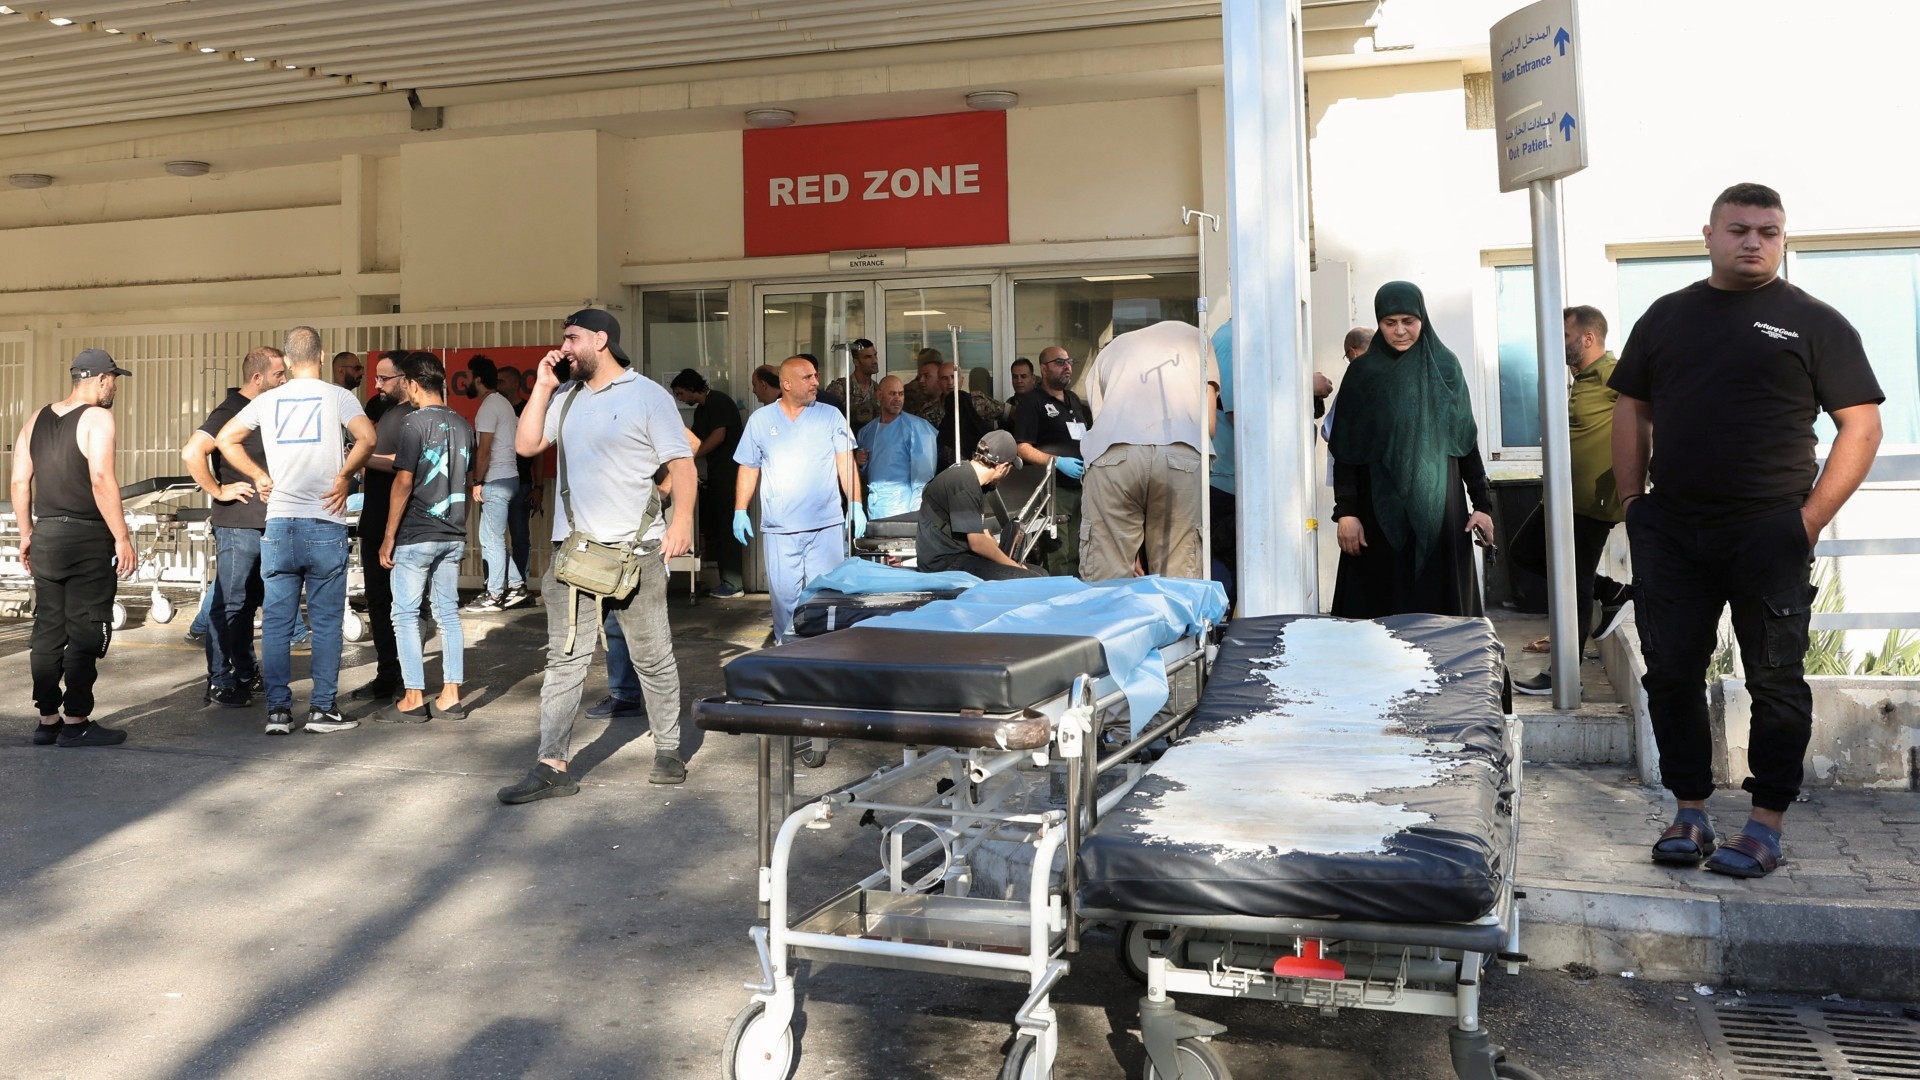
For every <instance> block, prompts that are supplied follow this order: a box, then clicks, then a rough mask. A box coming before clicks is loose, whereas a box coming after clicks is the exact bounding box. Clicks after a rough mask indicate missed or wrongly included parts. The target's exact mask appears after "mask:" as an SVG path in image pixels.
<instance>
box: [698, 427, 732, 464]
mask: <svg viewBox="0 0 1920 1080" xmlns="http://www.w3.org/2000/svg"><path fill="white" fill-rule="evenodd" d="M726 441H727V429H726V428H723V427H719V428H714V429H713V430H712V431H709V432H707V437H706V438H704V439H701V440H700V445H698V446H696V447H694V449H693V456H694V457H697V458H703V457H706V456H707V455H708V454H711V453H713V452H714V451H715V450H718V449H720V444H721V443H723V442H726Z"/></svg>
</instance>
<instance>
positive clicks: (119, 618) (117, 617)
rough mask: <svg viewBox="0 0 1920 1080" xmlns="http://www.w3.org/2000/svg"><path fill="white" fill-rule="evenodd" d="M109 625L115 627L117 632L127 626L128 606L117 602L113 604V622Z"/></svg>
mask: <svg viewBox="0 0 1920 1080" xmlns="http://www.w3.org/2000/svg"><path fill="white" fill-rule="evenodd" d="M107 625H109V626H111V627H113V628H114V629H115V630H118V629H120V628H121V627H123V626H125V625H127V605H125V604H123V603H121V602H120V601H118V600H115V601H114V602H113V621H112V622H110V623H108V624H107Z"/></svg>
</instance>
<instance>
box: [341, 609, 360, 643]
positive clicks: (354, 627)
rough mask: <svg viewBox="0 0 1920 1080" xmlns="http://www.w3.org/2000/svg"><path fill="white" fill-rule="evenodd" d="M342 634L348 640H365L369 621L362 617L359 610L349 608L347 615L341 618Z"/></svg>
mask: <svg viewBox="0 0 1920 1080" xmlns="http://www.w3.org/2000/svg"><path fill="white" fill-rule="evenodd" d="M340 636H341V637H343V638H345V639H347V640H348V641H365V640H366V639H367V621H366V620H365V619H362V618H361V617H360V613H359V612H357V611H354V610H353V609H352V608H348V609H347V614H346V617H345V618H343V619H341V620H340Z"/></svg>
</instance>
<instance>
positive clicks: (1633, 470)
mask: <svg viewBox="0 0 1920 1080" xmlns="http://www.w3.org/2000/svg"><path fill="white" fill-rule="evenodd" d="M1652 454H1653V404H1652V403H1651V402H1648V401H1643V400H1641V399H1640V398H1636V397H1628V396H1627V395H1625V394H1621V395H1620V400H1618V401H1616V402H1614V403H1613V485H1614V488H1615V489H1616V490H1618V491H1619V492H1620V505H1621V506H1622V507H1625V506H1626V505H1627V503H1629V502H1631V501H1632V500H1634V499H1637V498H1639V497H1640V496H1642V495H1645V494H1646V493H1647V459H1648V458H1649V457H1651V456H1652ZM1849 490H1851V489H1849ZM1842 497H1843V498H1844V496H1842Z"/></svg>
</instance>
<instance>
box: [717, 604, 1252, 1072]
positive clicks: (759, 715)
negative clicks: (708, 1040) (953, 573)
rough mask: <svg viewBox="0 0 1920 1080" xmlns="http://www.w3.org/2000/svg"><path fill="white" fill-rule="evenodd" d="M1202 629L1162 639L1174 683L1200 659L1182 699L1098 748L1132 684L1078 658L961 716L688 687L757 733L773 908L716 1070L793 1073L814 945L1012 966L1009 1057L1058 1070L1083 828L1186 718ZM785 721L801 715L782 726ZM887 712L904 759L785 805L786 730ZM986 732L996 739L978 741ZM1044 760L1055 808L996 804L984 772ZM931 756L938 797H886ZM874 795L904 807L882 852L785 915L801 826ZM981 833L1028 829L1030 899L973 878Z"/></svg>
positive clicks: (868, 728) (764, 889) (857, 953)
mask: <svg viewBox="0 0 1920 1080" xmlns="http://www.w3.org/2000/svg"><path fill="white" fill-rule="evenodd" d="M1211 629H1212V628H1211V627H1210V626H1209V627H1204V628H1203V630H1202V632H1201V633H1200V634H1197V635H1193V636H1189V637H1184V638H1182V639H1181V640H1180V642H1177V643H1175V644H1173V645H1169V646H1166V647H1164V648H1163V650H1162V657H1163V662H1164V663H1165V665H1166V669H1167V674H1168V680H1169V684H1170V687H1171V686H1173V685H1174V684H1175V683H1176V681H1177V680H1176V676H1179V675H1180V674H1181V673H1182V672H1184V671H1185V670H1186V669H1188V668H1192V669H1193V670H1194V672H1195V677H1194V679H1193V682H1192V692H1191V700H1190V701H1185V702H1179V701H1177V700H1176V699H1174V698H1170V699H1169V705H1168V707H1167V708H1166V709H1163V710H1162V715H1161V716H1160V717H1156V718H1155V720H1154V722H1152V723H1150V724H1149V725H1147V727H1146V728H1145V729H1144V730H1143V731H1141V732H1140V733H1139V735H1137V736H1134V737H1132V738H1130V739H1126V740H1124V745H1122V746H1121V747H1120V748H1119V749H1118V750H1116V751H1115V752H1113V753H1112V754H1109V755H1107V756H1105V757H1101V756H1100V755H1099V752H1098V751H1099V747H1100V746H1101V744H1102V739H1101V738H1100V733H1101V732H1102V731H1103V729H1104V725H1103V723H1102V719H1103V718H1107V717H1112V716H1114V715H1116V714H1117V713H1118V712H1119V710H1120V708H1121V706H1122V705H1123V704H1124V702H1125V700H1126V699H1125V694H1124V693H1123V692H1122V691H1121V690H1120V689H1119V688H1118V684H1117V682H1116V681H1115V680H1114V679H1113V678H1112V677H1111V676H1110V675H1109V676H1102V677H1099V678H1096V677H1095V676H1093V675H1091V674H1086V673H1083V674H1081V675H1079V676H1077V677H1076V678H1075V679H1074V680H1073V683H1072V686H1071V688H1070V689H1069V690H1068V691H1066V692H1063V693H1061V694H1057V695H1055V696H1054V697H1053V698H1050V699H1048V700H1047V701H1045V702H1041V703H1038V704H1036V705H1034V706H1030V707H1028V708H1025V709H1022V710H1020V711H1018V712H1013V713H1006V714H998V715H991V716H989V715H987V714H984V713H979V712H969V713H966V714H963V715H961V716H960V717H959V718H958V720H957V721H956V719H955V717H954V716H953V714H946V713H917V712H894V711H888V710H874V709H862V708H822V707H813V706H785V705H776V704H767V703H759V702H747V701H739V700H735V699H732V698H727V697H719V698H708V699H705V700H703V701H699V702H696V703H695V705H694V719H695V722H696V723H698V724H700V726H701V727H702V728H704V729H706V730H709V731H725V732H729V733H732V734H754V735H755V737H756V738H758V739H759V741H760V745H759V765H758V771H759V785H758V786H759V807H758V811H759V812H758V815H757V822H756V829H757V840H758V853H759V873H758V886H759V899H760V904H759V914H760V917H761V918H763V919H765V920H766V925H764V926H754V927H752V928H751V929H750V930H749V934H750V935H751V937H752V939H753V942H754V948H755V951H756V952H757V954H758V956H759V959H760V968H761V978H760V981H759V982H756V983H748V984H746V989H747V990H749V991H751V992H752V997H751V999H750V1000H749V1001H748V1004H747V1006H746V1008H744V1009H743V1010H742V1011H741V1012H740V1014H739V1015H738V1016H737V1017H736V1018H735V1020H734V1023H733V1027H732V1029H731V1030H730V1031H729V1033H728V1036H727V1040H726V1044H725V1046H724V1048H723V1050H722V1059H721V1071H722V1075H723V1076H725V1077H727V1078H728V1080H786V1077H787V1076H788V1075H789V1074H790V1072H791V1071H792V1069H793V1066H794V1063H795V1062H796V1061H797V1060H798V1048H797V1047H796V1046H795V1045H794V1043H793V1037H792V1027H791V1025H792V1021H793V1015H794V1013H795V1011H796V1010H797V1009H798V996H797V993H796V991H795V987H794V975H793V972H792V964H793V962H794V961H796V960H810V961H841V962H848V963H857V964H862V965H864V966H868V967H879V968H890V969H895V970H905V971H913V972H921V973H930V974H942V975H959V976H966V977H973V978H986V979H994V980H1000V981H1011V982H1016V983H1022V982H1023V983H1025V984H1026V985H1027V989H1028V994H1027V997H1026V999H1025V1001H1024V1002H1023V1003H1022V1004H1021V1006H1020V1008H1019V1009H1018V1010H1016V1012H1015V1014H1014V1023H1015V1026H1016V1028H1017V1034H1016V1037H1015V1039H1014V1043H1013V1048H1012V1050H1011V1051H1010V1052H1009V1054H1008V1061H1007V1066H1006V1070H1007V1071H1006V1072H1005V1073H1004V1074H1003V1075H1007V1076H1011V1077H1015V1078H1019V1080H1047V1078H1049V1077H1051V1076H1052V1075H1053V1063H1054V1060H1055V1058H1056V1056H1057V1054H1058V1046H1059V1035H1058V1030H1057V1024H1056V1017H1055V1013H1054V1010H1053V1008H1052V1005H1051V993H1052V990H1053V988H1054V986H1055V985H1057V984H1058V983H1059V981H1060V980H1061V979H1062V978H1064V977H1065V976H1066V975H1067V973H1068V971H1069V970H1070V967H1071V965H1070V961H1069V960H1067V959H1066V956H1067V955H1069V954H1072V953H1075V952H1078V951H1079V930H1080V923H1079V920H1078V918H1077V917H1076V914H1075V912H1074V910H1073V903H1072V898H1073V896H1074V893H1075V891H1076V887H1077V883H1076V882H1075V880H1074V875H1075V874H1076V873H1077V868H1076V856H1077V854H1078V848H1079V844H1080V838H1081V837H1082V836H1084V835H1085V830H1086V829H1087V828H1090V827H1091V825H1092V823H1093V822H1094V821H1095V820H1097V817H1098V814H1099V813H1100V811H1101V810H1102V809H1104V808H1110V807H1111V806H1113V805H1114V804H1115V803H1117V802H1118V801H1119V800H1120V799H1121V798H1122V797H1124V796H1125V795H1126V794H1127V792H1129V791H1131V790H1132V788H1133V785H1134V784H1135V783H1136V782H1137V781H1138V780H1139V779H1140V777H1141V776H1143V775H1145V773H1146V771H1147V766H1146V764H1145V762H1144V761H1143V760H1142V758H1143V756H1144V755H1143V753H1142V751H1143V750H1145V748H1146V747H1148V746H1149V745H1150V744H1152V743H1154V742H1155V741H1157V740H1159V739H1161V738H1163V737H1166V736H1168V735H1170V734H1172V733H1175V732H1177V731H1178V730H1179V729H1181V728H1183V727H1184V726H1185V724H1186V723H1187V721H1188V720H1190V719H1191V718H1192V716H1193V712H1194V709H1195V708H1197V706H1198V703H1199V698H1200V693H1201V691H1202V690H1203V689H1204V686H1205V681H1206V673H1207V670H1208V668H1209V666H1210V665H1211V662H1212V657H1213V651H1214V650H1213V647H1212V645H1211V643H1210V642H1211V637H1212V635H1211ZM1181 645H1185V646H1186V648H1185V650H1184V651H1180V646H1181ZM1177 692H1178V691H1176V693H1177ZM795 721H797V722H798V727H799V728H800V730H799V731H792V730H788V726H789V725H793V724H794V723H795ZM983 725H984V726H985V727H988V728H990V729H991V730H992V735H991V737H990V739H988V740H982V739H980V738H979V737H978V733H979V731H980V729H981V727H982V726H983ZM775 729H779V733H773V732H774V730H775ZM890 729H892V731H893V733H894V735H895V739H893V740H891V741H901V740H900V737H901V736H906V737H910V738H912V739H914V740H916V741H915V743H914V744H912V745H908V746H906V747H905V748H903V750H902V752H901V761H900V764H898V765H894V766H889V767H887V768H883V769H880V770H878V771H876V772H875V773H874V774H873V775H871V776H869V777H868V778H866V779H865V780H862V781H859V782H857V783H855V784H853V785H851V786H848V787H846V788H843V789H840V790H837V791H832V792H828V793H826V794H824V795H822V796H819V797H818V798H816V799H814V800H812V801H810V802H808V803H806V804H805V805H803V806H800V807H799V808H798V809H796V808H795V806H794V787H793V778H794V767H793V762H794V752H793V744H794V741H795V739H796V737H801V738H811V739H815V740H825V739H827V738H841V739H846V738H856V739H858V738H867V739H872V738H874V737H875V735H876V734H878V733H880V732H883V731H888V730H890ZM962 729H964V730H962ZM967 732H971V733H972V735H971V736H969V735H968V734H967ZM983 741H990V742H991V743H993V744H994V745H987V746H983V745H977V744H978V743H980V742H983ZM1055 761H1061V762H1064V763H1065V765H1066V784H1065V788H1066V791H1065V795H1066V799H1065V801H1066V806H1065V808H1064V809H1051V808H1050V809H1046V810H1043V811H1040V812H1032V811H1027V810H1021V809H1003V808H1002V807H1001V806H1000V803H1001V802H1002V801H1003V800H1004V799H1005V798H1006V796H1007V795H1008V794H1009V793H1010V791H1011V785H1008V784H1003V785H1000V786H999V788H998V790H995V789H994V788H993V787H992V785H991V781H993V780H994V779H995V778H996V777H999V776H1001V775H1002V774H1005V773H1009V772H1015V771H1021V770H1028V769H1035V770H1049V771H1050V770H1051V767H1052V765H1053V763H1054V762H1055ZM941 774H944V779H946V780H949V781H951V782H952V783H951V786H949V787H947V788H945V789H944V790H943V791H941V792H940V793H939V794H936V796H935V797H934V798H933V799H931V800H928V801H924V802H920V803H907V802H896V801H893V800H892V799H891V798H889V797H888V796H889V795H890V794H892V793H893V792H895V791H896V790H897V789H900V788H902V787H903V786H904V785H906V784H908V783H909V782H912V781H916V780H924V779H927V778H929V777H933V776H937V775H941ZM1109 774H1110V775H1111V776H1112V777H1113V783H1112V784H1111V785H1110V787H1109V788H1108V790H1106V791H1105V792H1104V793H1102V792H1100V790H1099V784H1100V780H1101V777H1102V775H1109ZM776 811H777V812H778V816H777V817H776V816H775V812H776ZM869 812H871V813H875V814H890V815H891V814H900V815H905V816H904V817H902V818H901V820H899V821H897V822H893V823H891V824H889V825H888V826H886V827H885V829H884V830H883V835H884V837H885V840H886V849H885V853H886V857H885V862H884V865H883V866H882V868H881V869H880V870H878V871H876V872H874V873H872V874H869V875H867V876H866V877H864V878H862V879H861V880H860V881H858V882H856V883H855V884H854V885H853V886H851V887H849V888H847V889H843V890H841V891H840V892H838V893H836V894H835V895H833V896H832V897H830V898H829V899H827V900H826V901H824V902H822V903H820V904H818V905H816V906H814V907H813V908H811V909H810V910H807V911H805V912H803V913H801V914H800V915H799V916H798V917H797V918H796V917H794V915H793V914H792V909H791V905H790V896H789V890H788V883H789V881H790V879H791V876H792V871H793V866H794V860H795V851H794V849H795V843H796V841H797V839H798V838H799V835H800V834H801V833H802V832H803V831H825V830H828V829H831V828H832V827H833V825H834V824H835V822H836V820H842V821H849V822H855V823H857V822H858V821H860V819H861V816H862V815H864V814H867V813H869ZM775 822H778V823H779V825H778V831H777V833H776V832H774V831H773V825H774V823H775ZM856 827H858V826H857V824H856ZM921 828H924V829H926V830H929V831H930V832H931V834H932V836H931V838H930V839H928V840H926V841H924V842H922V843H919V844H918V845H917V846H911V847H910V846H909V845H908V843H907V840H906V834H907V832H908V831H909V829H921ZM990 839H999V840H1014V841H1017V842H1022V843H1026V844H1030V845H1032V847H1033V858H1032V863H1031V866H1030V868H1029V870H1028V875H1027V882H1026V884H1027V889H1026V899H1024V900H999V899H990V898H982V897H974V896H970V895H968V891H969V890H968V886H969V883H970V878H969V876H968V874H969V870H968V866H967V862H966V856H967V855H968V854H969V853H971V852H972V851H973V850H975V849H976V848H978V847H979V845H981V844H983V843H985V842H987V841H988V840H990ZM1063 849H1064V850H1065V853H1066V859H1065V871H1064V873H1062V874H1055V873H1054V871H1053V863H1054V856H1055V854H1056V852H1059V851H1061V850H1063ZM936 854H937V855H940V856H942V858H941V866H940V868H939V870H937V871H935V872H933V873H930V874H926V875H922V876H921V877H920V878H918V879H914V880H909V878H908V871H909V869H910V868H912V867H914V866H915V865H916V864H919V863H921V862H922V861H924V860H926V859H929V858H932V857H933V856H935V855H936Z"/></svg>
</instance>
